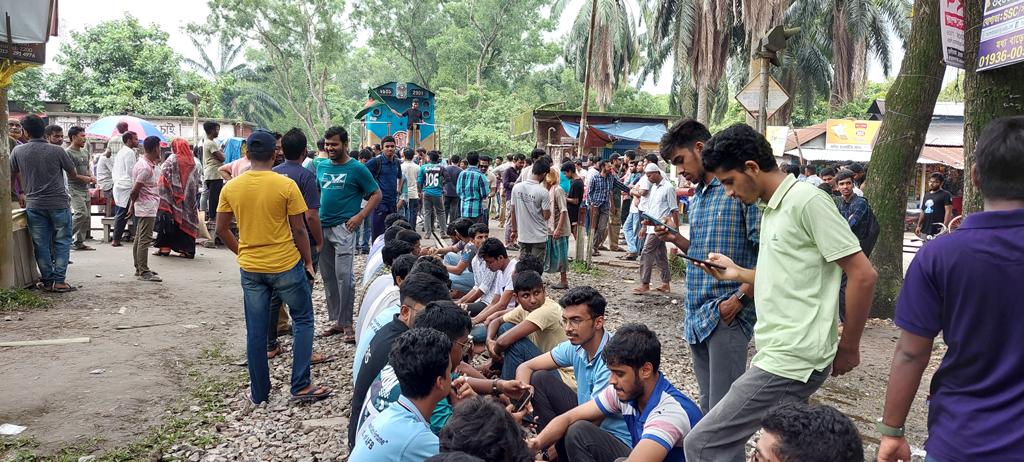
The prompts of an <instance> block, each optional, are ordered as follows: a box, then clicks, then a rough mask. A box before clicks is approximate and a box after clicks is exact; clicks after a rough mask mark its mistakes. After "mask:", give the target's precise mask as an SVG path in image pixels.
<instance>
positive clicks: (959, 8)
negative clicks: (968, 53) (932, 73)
mask: <svg viewBox="0 0 1024 462" xmlns="http://www.w3.org/2000/svg"><path fill="white" fill-rule="evenodd" d="M963 2H964V0H939V24H940V26H941V29H942V56H943V59H944V60H945V61H946V65H947V66H953V67H959V68H960V69H963V68H964V3H963Z"/></svg>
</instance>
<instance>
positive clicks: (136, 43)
mask: <svg viewBox="0 0 1024 462" xmlns="http://www.w3.org/2000/svg"><path fill="white" fill-rule="evenodd" d="M56 61H57V63H58V64H60V65H61V71H60V73H58V74H56V75H54V76H53V79H52V80H51V82H50V85H49V88H48V89H47V93H48V94H49V95H50V97H52V98H55V99H58V100H61V101H65V102H67V103H68V106H69V108H70V109H71V110H72V111H78V112H96V113H105V114H110V113H126V112H134V113H144V114H160V115H191V113H192V106H191V105H190V104H189V103H188V102H187V101H186V100H185V93H186V92H188V91H193V92H197V93H198V92H201V91H203V90H202V89H201V87H202V86H203V85H204V81H202V80H201V79H200V80H197V79H189V78H183V73H182V71H181V69H180V63H181V58H180V57H179V56H178V55H177V54H176V53H175V52H174V50H172V49H171V47H170V46H168V45H167V33H166V32H164V31H162V30H160V28H159V27H158V26H152V25H151V26H143V25H142V24H140V23H139V21H138V20H137V19H135V18H134V17H132V16H130V15H129V16H126V17H125V18H124V19H120V20H117V21H107V22H103V23H100V24H97V25H96V26H94V27H91V28H88V29H86V30H84V31H82V32H72V33H71V40H69V41H67V42H65V43H64V44H62V45H61V48H60V52H59V53H58V54H57V57H56Z"/></svg>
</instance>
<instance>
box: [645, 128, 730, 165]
mask: <svg viewBox="0 0 1024 462" xmlns="http://www.w3.org/2000/svg"><path fill="white" fill-rule="evenodd" d="M709 139H711V132H710V131H708V127H705V126H704V124H702V123H700V122H698V121H696V120H693V119H682V120H680V121H679V122H676V123H674V124H672V127H671V128H669V129H668V131H667V132H665V134H664V135H661V143H659V144H658V151H659V152H660V153H661V158H662V159H665V162H668V163H670V164H671V163H672V157H673V156H674V155H675V152H676V149H689V148H692V147H693V145H695V144H697V142H701V143H707V141H708V140H709ZM627 152H628V151H627ZM627 157H628V156H627Z"/></svg>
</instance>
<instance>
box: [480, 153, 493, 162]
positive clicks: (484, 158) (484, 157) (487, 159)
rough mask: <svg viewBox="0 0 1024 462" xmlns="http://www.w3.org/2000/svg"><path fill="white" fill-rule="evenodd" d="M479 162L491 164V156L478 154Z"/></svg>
mask: <svg viewBox="0 0 1024 462" xmlns="http://www.w3.org/2000/svg"><path fill="white" fill-rule="evenodd" d="M480 162H487V163H490V162H491V156H489V155H487V154H480Z"/></svg>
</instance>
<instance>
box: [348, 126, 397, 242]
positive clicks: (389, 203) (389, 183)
mask: <svg viewBox="0 0 1024 462" xmlns="http://www.w3.org/2000/svg"><path fill="white" fill-rule="evenodd" d="M380 142H381V145H382V146H383V147H384V151H383V152H382V153H381V154H380V155H379V156H375V157H374V158H372V159H370V160H369V162H367V163H366V168H367V169H369V171H370V173H371V174H372V175H373V179H374V180H377V186H378V189H379V190H380V194H381V197H380V202H379V203H378V204H377V206H376V207H375V208H374V209H373V215H372V217H373V218H372V221H371V224H372V226H373V239H376V238H377V236H380V235H381V234H384V218H385V217H387V216H388V215H390V214H392V213H395V212H397V211H398V193H399V192H400V191H401V190H402V168H401V164H400V162H399V160H398V156H397V155H395V149H397V146H396V145H395V139H394V138H393V137H392V136H391V135H388V136H385V137H384V138H383V139H381V140H380ZM346 157H348V156H347V155H346ZM367 192H369V191H367ZM410 224H411V223H410Z"/></svg>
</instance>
